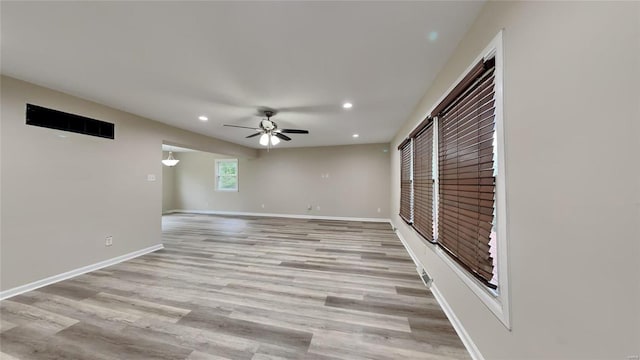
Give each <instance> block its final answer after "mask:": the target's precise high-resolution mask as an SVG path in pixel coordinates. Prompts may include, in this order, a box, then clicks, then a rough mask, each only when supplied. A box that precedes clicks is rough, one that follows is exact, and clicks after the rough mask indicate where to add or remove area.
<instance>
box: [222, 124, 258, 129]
mask: <svg viewBox="0 0 640 360" xmlns="http://www.w3.org/2000/svg"><path fill="white" fill-rule="evenodd" d="M224 126H229V127H236V128H241V129H251V130H260V129H256V128H254V127H248V126H238V125H227V124H224Z"/></svg>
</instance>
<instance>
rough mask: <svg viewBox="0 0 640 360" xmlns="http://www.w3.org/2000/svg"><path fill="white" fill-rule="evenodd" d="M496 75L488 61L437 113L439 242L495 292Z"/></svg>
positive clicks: (493, 66) (493, 65)
mask: <svg viewBox="0 0 640 360" xmlns="http://www.w3.org/2000/svg"><path fill="white" fill-rule="evenodd" d="M494 71H495V63H494V62H485V63H484V64H483V71H476V74H475V75H474V76H475V79H473V82H471V81H469V82H468V84H467V87H466V88H464V89H461V91H460V95H459V96H458V97H456V98H455V100H453V101H450V104H447V105H446V107H444V109H443V110H442V111H441V112H440V113H439V114H437V116H438V122H439V128H438V145H439V155H438V159H439V160H438V165H439V198H440V203H439V208H438V243H439V245H440V246H441V247H442V248H444V249H445V250H446V251H447V252H448V253H449V254H450V255H452V256H453V258H455V259H456V260H457V261H458V262H459V263H460V264H462V265H463V266H464V267H466V268H467V269H468V270H469V271H471V273H472V274H473V275H475V276H476V277H477V278H478V279H480V280H481V281H483V282H484V283H485V284H486V285H487V286H490V287H493V288H495V285H493V284H491V283H490V281H491V279H492V277H493V259H492V257H491V255H490V252H489V249H490V246H489V241H490V235H491V230H492V227H493V221H494V193H495V176H494V150H493V148H494V146H493V145H494V139H495V99H494V95H495V94H494ZM459 90H460V89H459Z"/></svg>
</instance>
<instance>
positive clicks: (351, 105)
mask: <svg viewBox="0 0 640 360" xmlns="http://www.w3.org/2000/svg"><path fill="white" fill-rule="evenodd" d="M342 107H343V108H345V109H351V108H352V107H353V104H352V103H350V102H346V103H344V104H342Z"/></svg>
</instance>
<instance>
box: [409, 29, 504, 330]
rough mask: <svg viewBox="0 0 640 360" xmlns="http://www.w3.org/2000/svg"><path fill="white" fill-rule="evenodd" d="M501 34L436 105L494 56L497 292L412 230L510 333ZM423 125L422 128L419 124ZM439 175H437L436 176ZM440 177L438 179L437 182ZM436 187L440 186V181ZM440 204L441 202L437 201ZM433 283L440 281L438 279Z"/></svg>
mask: <svg viewBox="0 0 640 360" xmlns="http://www.w3.org/2000/svg"><path fill="white" fill-rule="evenodd" d="M502 31H503V30H500V32H498V34H497V35H496V36H495V37H494V38H493V39H492V40H491V41H490V42H489V44H488V45H487V47H485V49H484V50H483V51H482V52H481V53H480V55H479V56H478V57H477V58H476V59H475V60H474V61H473V62H471V64H470V65H469V66H468V67H467V68H466V70H465V71H463V72H462V74H461V75H460V76H459V77H458V78H457V79H456V80H455V81H454V82H453V84H452V85H451V86H450V87H449V88H448V89H447V90H446V91H445V92H444V94H443V95H442V96H441V97H440V98H439V99H438V101H436V102H435V105H434V108H435V106H437V104H439V103H440V102H441V101H443V100H444V99H445V98H446V96H447V95H448V94H449V93H451V91H452V90H453V89H454V88H455V87H456V85H457V84H459V83H460V82H461V81H462V80H463V79H464V77H465V76H466V75H467V74H468V73H469V72H470V71H471V70H472V69H473V68H474V66H475V65H476V64H477V63H478V62H479V61H481V60H482V59H490V58H492V57H495V60H496V68H495V84H494V86H495V99H496V103H495V126H496V140H497V141H496V144H497V145H496V146H497V149H496V155H497V159H496V161H497V164H498V173H497V176H496V185H495V186H496V190H495V194H496V203H495V206H496V224H497V226H496V235H497V239H496V244H497V253H496V256H497V260H496V261H497V267H498V288H497V290H496V291H494V290H492V289H491V288H489V287H487V286H485V285H484V284H482V283H481V282H480V281H479V280H477V279H476V278H475V277H474V276H473V275H472V274H470V273H468V272H467V271H466V270H465V269H464V268H463V267H462V266H461V265H460V264H458V263H457V262H456V261H455V260H453V259H452V258H451V257H450V255H449V254H447V253H446V252H445V251H444V250H443V249H441V248H440V247H438V246H436V245H435V244H433V243H430V242H429V241H428V240H426V239H424V238H423V237H422V236H421V235H420V234H419V233H418V232H417V231H416V230H415V229H414V228H413V227H411V229H412V230H413V231H414V232H415V233H416V234H417V235H418V236H419V237H420V238H421V239H424V242H425V243H426V244H427V247H428V248H429V249H431V250H432V251H433V252H435V253H436V254H437V255H438V256H439V257H440V258H441V259H442V260H443V261H444V262H445V263H446V264H447V265H448V266H449V267H450V268H451V269H452V270H453V271H454V273H456V275H457V276H458V277H459V278H460V279H461V280H462V281H463V283H464V284H465V285H466V286H467V287H468V288H469V289H470V290H471V291H472V292H473V293H474V294H475V295H476V296H477V297H478V298H479V299H480V300H481V301H482V302H483V303H484V305H485V306H487V308H489V310H491V312H492V313H493V314H494V315H495V316H496V317H497V318H498V319H499V320H500V321H501V322H502V324H503V325H504V326H505V327H506V328H507V329H509V330H511V296H510V290H509V262H508V258H509V256H508V242H507V238H508V228H507V214H508V211H507V202H506V199H505V198H506V185H505V183H506V182H505V178H506V176H505V173H506V171H505V151H504V148H505V137H504V121H503V111H504V104H503V102H504V98H503V96H504V94H503V84H504V82H503V72H504V57H503V40H502ZM432 111H433V109H430V110H429V112H428V113H427V114H425V118H426V117H427V116H429V115H430V114H431V112H432ZM438 120H439V119H438V118H437V117H436V118H434V121H435V123H434V130H433V131H434V156H435V158H436V161H437V149H438V148H437V147H435V146H438V145H439V144H438V143H437V141H438V140H437V139H438V133H437V131H438V127H437V125H438ZM418 126H420V125H418ZM438 166H439V164H438V163H437V162H436V163H434V167H435V168H436V169H438ZM436 175H438V173H436ZM438 178H439V177H438V176H437V177H436V178H435V179H436V181H437V179H438ZM436 186H439V182H438V183H437V185H436ZM438 190H439V189H438V187H436V188H435V189H434V204H435V205H434V206H435V209H434V217H435V218H436V220H435V221H436V222H437V217H438V206H437V204H438V202H439V197H437V195H436V194H438V193H439V191H438ZM435 201H438V202H435ZM434 226H435V229H436V230H435V234H434V235H435V240H436V241H437V235H438V234H437V223H436V224H435V225H434ZM434 281H437V279H435V280H434Z"/></svg>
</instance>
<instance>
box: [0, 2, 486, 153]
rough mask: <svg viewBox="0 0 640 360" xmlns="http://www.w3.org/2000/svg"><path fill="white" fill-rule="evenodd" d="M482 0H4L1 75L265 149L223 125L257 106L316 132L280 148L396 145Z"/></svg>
mask: <svg viewBox="0 0 640 360" xmlns="http://www.w3.org/2000/svg"><path fill="white" fill-rule="evenodd" d="M482 4H483V3H482V2H478V1H474V2H458V1H452V2H427V1H425V2H177V1H176V2H6V1H3V2H2V3H1V5H0V6H1V9H0V10H1V16H2V18H1V21H2V22H1V33H2V38H1V41H2V49H1V50H2V55H1V60H2V62H1V71H2V73H3V74H5V75H9V76H12V77H15V78H18V79H23V80H26V81H30V82H33V83H36V84H39V85H43V86H46V87H50V88H53V89H57V90H60V91H63V92H66V93H69V94H72V95H76V96H79V97H82V98H85V99H89V100H93V101H96V102H99V103H102V104H105V105H109V106H112V107H115V108H118V109H121V110H125V111H128V112H131V113H134V114H137V115H141V116H144V117H148V118H151V119H154V120H158V121H161V122H164V123H167V124H171V125H175V126H177V127H180V128H184V129H188V130H191V131H194V132H198V133H202V134H205V135H209V136H213V137H217V138H221V139H225V140H228V141H231V142H235V143H238V144H242V145H246V146H250V147H255V148H258V147H260V146H259V145H258V138H257V137H256V138H252V139H245V138H244V136H246V135H249V134H251V133H252V131H251V130H248V129H237V128H229V127H223V126H222V124H236V125H243V126H251V127H255V126H256V125H257V124H258V121H259V117H257V116H256V109H257V108H258V107H260V106H268V107H272V108H276V109H280V110H281V111H280V113H279V114H278V115H277V116H275V117H274V118H273V120H274V121H275V122H276V123H278V125H279V127H281V128H300V129H307V130H309V131H310V134H309V135H298V134H293V135H291V137H292V138H293V140H292V141H290V142H288V143H287V142H281V144H280V145H278V146H279V147H282V146H291V147H301V146H320V145H340V144H353V143H374V142H388V141H390V140H391V138H392V137H393V135H394V134H395V132H396V131H397V130H398V128H399V127H400V126H401V124H402V123H403V122H404V121H405V120H406V119H407V117H408V116H409V115H410V114H411V111H412V110H413V108H414V106H415V105H416V104H417V102H418V101H419V99H420V98H421V96H422V95H423V94H424V92H425V91H426V90H427V88H428V86H429V84H430V82H431V81H432V80H433V78H434V77H435V75H436V74H437V72H438V71H439V69H440V68H441V67H442V66H443V64H444V63H445V62H446V60H447V58H448V57H449V56H450V55H451V53H452V51H453V50H454V48H455V46H456V45H457V44H458V42H459V40H460V39H461V38H462V36H463V35H464V33H465V32H466V30H467V29H468V28H469V26H470V25H471V23H472V22H473V20H474V18H475V16H476V15H477V13H478V11H479V9H480V8H481V6H482ZM347 100H348V101H351V102H353V104H354V106H353V108H352V109H351V110H348V111H347V110H343V109H342V107H341V105H342V103H343V102H344V101H347ZM199 115H207V116H208V117H209V121H207V122H201V121H199V120H198V116H199ZM102 120H107V121H108V120H109V119H102ZM354 133H358V134H360V137H359V138H357V139H354V138H353V137H352V134H354Z"/></svg>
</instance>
